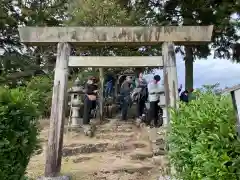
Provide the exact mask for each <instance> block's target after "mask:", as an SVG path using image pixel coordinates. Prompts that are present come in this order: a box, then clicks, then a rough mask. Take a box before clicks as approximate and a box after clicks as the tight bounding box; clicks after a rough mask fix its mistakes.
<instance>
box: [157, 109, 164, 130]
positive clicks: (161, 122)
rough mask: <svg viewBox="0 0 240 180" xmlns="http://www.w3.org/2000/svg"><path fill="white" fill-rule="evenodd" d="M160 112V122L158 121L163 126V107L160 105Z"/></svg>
mask: <svg viewBox="0 0 240 180" xmlns="http://www.w3.org/2000/svg"><path fill="white" fill-rule="evenodd" d="M158 114H159V117H158V118H159V120H158V121H159V123H158V125H159V126H162V125H163V109H162V108H161V107H159V113H158Z"/></svg>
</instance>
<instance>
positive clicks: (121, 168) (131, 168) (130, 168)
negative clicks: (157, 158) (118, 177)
mask: <svg viewBox="0 0 240 180" xmlns="http://www.w3.org/2000/svg"><path fill="white" fill-rule="evenodd" d="M112 166H113V167H112V168H111V167H109V168H104V169H102V170H100V172H101V173H120V172H127V173H135V172H140V173H143V172H146V171H149V170H151V169H153V168H154V167H155V166H153V165H151V164H140V163H139V164H136V163H135V164H123V165H118V166H116V165H112Z"/></svg>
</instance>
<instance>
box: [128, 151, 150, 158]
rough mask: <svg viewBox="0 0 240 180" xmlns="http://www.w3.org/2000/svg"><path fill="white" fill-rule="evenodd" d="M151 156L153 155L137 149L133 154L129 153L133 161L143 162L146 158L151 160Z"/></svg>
mask: <svg viewBox="0 0 240 180" xmlns="http://www.w3.org/2000/svg"><path fill="white" fill-rule="evenodd" d="M152 156H153V153H152V152H149V151H147V150H145V149H137V150H135V151H134V152H132V153H130V157H131V159H133V160H144V159H147V158H151V157H152Z"/></svg>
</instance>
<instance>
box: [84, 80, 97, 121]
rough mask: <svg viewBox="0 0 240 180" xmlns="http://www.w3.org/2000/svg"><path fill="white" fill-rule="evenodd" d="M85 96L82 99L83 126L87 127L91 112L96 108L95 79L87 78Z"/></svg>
mask: <svg viewBox="0 0 240 180" xmlns="http://www.w3.org/2000/svg"><path fill="white" fill-rule="evenodd" d="M85 89H86V91H85V93H86V96H85V99H84V110H83V125H89V123H90V118H91V111H92V110H93V109H95V108H96V100H97V92H98V85H97V79H96V78H95V77H89V78H88V81H87V83H86V87H85Z"/></svg>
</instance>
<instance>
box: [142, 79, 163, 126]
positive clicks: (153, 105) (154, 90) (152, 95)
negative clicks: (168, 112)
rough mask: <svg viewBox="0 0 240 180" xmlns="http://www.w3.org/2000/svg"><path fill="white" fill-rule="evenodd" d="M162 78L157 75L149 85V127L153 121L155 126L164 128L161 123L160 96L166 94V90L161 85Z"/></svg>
mask: <svg viewBox="0 0 240 180" xmlns="http://www.w3.org/2000/svg"><path fill="white" fill-rule="evenodd" d="M160 80H161V77H160V76H159V75H155V76H154V77H153V81H151V82H150V83H148V99H149V104H150V108H149V117H148V118H147V122H146V123H147V125H151V122H152V121H153V123H154V126H155V127H156V126H162V124H163V122H162V121H161V122H159V117H158V114H159V111H160V106H159V105H158V103H159V99H160V94H161V93H164V89H163V88H162V87H161V86H160V85H159V82H160Z"/></svg>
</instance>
